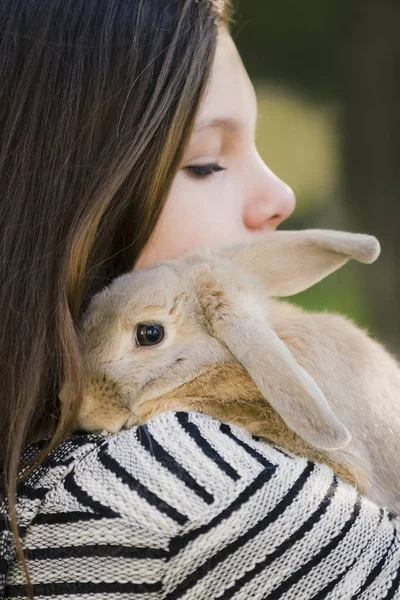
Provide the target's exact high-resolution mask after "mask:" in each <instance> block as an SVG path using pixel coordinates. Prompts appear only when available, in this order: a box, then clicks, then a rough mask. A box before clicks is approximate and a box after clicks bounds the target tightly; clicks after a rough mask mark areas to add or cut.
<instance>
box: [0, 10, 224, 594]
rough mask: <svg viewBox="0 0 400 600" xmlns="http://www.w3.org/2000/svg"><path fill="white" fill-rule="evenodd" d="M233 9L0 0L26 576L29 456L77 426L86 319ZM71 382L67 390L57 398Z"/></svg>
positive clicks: (9, 483)
mask: <svg viewBox="0 0 400 600" xmlns="http://www.w3.org/2000/svg"><path fill="white" fill-rule="evenodd" d="M228 12H229V11H228V6H227V0H174V1H173V2H165V0H152V1H151V2H150V1H148V0H85V1H84V2H76V1H75V0H52V1H51V2H49V1H46V0H33V1H30V2H27V1H26V0H2V2H1V3H0V80H1V85H0V131H1V140H0V190H1V194H0V250H1V252H0V259H1V267H0V315H1V331H0V357H1V370H0V382H1V383H0V390H1V395H0V410H1V418H0V449H1V452H0V466H1V474H2V479H3V483H2V496H3V498H5V497H6V498H7V501H8V505H9V512H10V520H11V524H12V530H13V534H14V540H15V543H16V547H17V550H18V555H19V557H20V558H21V560H23V563H24V568H25V573H26V576H27V579H28V582H29V575H28V571H27V566H26V563H25V560H24V557H23V552H22V547H21V543H20V540H19V537H18V535H17V523H16V513H15V490H16V483H17V480H18V473H19V471H20V468H21V454H22V450H23V448H24V446H25V445H26V444H27V443H29V442H33V441H36V440H38V439H40V438H41V437H47V436H49V437H50V442H49V444H48V445H47V447H46V448H45V449H44V451H43V452H42V453H41V454H40V456H39V458H38V459H37V460H36V462H35V463H34V464H32V465H30V470H28V471H25V473H24V474H25V475H26V474H27V473H28V472H30V471H31V470H32V469H33V468H36V466H37V465H38V464H40V462H42V461H43V460H44V458H45V457H46V456H47V455H48V453H49V452H50V451H51V450H52V449H54V448H55V447H56V446H57V445H58V444H59V443H60V442H61V441H62V440H64V439H65V438H66V437H68V436H69V435H70V434H71V433H72V430H73V422H74V418H75V415H76V412H77V406H78V404H79V401H80V397H81V393H82V387H83V383H82V382H83V380H82V373H81V362H80V356H79V351H78V345H77V337H76V330H77V324H78V323H79V317H80V315H81V314H82V310H83V309H84V308H85V305H86V303H87V301H88V299H90V297H91V296H92V295H93V294H94V293H95V292H96V291H98V290H99V289H100V288H102V287H104V286H105V285H106V284H107V283H109V282H110V281H111V280H112V279H113V278H114V277H116V276H118V275H120V274H121V273H123V272H126V271H128V270H130V269H132V267H133V265H134V264H135V261H136V260H137V258H138V256H139V254H140V252H141V251H142V250H143V248H144V246H145V244H146V243H147V242H148V240H149V238H150V236H151V234H152V232H153V231H154V227H155V224H156V222H157V219H158V217H159V215H160V213H161V209H162V206H163V201H164V199H165V197H166V195H167V192H168V189H169V187H170V185H171V183H172V180H173V178H174V175H175V173H176V171H177V169H178V167H179V164H180V161H181V159H182V153H183V150H184V147H185V144H186V142H187V139H188V136H189V134H190V131H191V127H192V125H193V122H194V118H195V115H196V112H197V110H198V107H199V103H200V100H201V98H202V95H203V94H204V90H205V86H206V83H207V81H208V76H209V73H210V69H211V65H212V61H213V57H214V52H215V47H216V39H217V30H218V26H219V25H220V24H221V23H223V24H225V25H227V24H228V20H229V15H228ZM64 378H67V379H68V380H69V381H71V380H72V381H74V382H75V385H76V390H75V392H74V394H73V396H72V397H71V399H70V404H69V405H64V404H63V407H62V408H61V407H60V403H59V400H58V396H57V394H58V391H59V388H60V383H61V382H62V381H63V380H64ZM29 589H30V592H29V593H30V595H31V597H33V596H32V590H31V587H29Z"/></svg>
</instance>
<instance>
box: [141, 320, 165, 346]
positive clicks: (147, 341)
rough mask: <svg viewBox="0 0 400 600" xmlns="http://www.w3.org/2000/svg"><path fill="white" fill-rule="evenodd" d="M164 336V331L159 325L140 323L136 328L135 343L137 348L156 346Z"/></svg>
mask: <svg viewBox="0 0 400 600" xmlns="http://www.w3.org/2000/svg"><path fill="white" fill-rule="evenodd" d="M164 336H165V330H164V327H163V326H162V325H160V324H159V323H154V324H149V323H140V324H139V325H138V326H137V328H136V335H135V338H136V343H137V345H138V346H156V345H157V344H160V343H161V342H162V341H163V339H164Z"/></svg>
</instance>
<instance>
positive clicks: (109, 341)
mask: <svg viewBox="0 0 400 600" xmlns="http://www.w3.org/2000/svg"><path fill="white" fill-rule="evenodd" d="M379 252H380V247H379V243H378V241H377V240H376V239H375V238H374V237H371V236H367V235H361V234H352V233H345V232H338V231H324V230H306V231H278V232H273V233H268V234H265V235H263V236H262V237H260V238H259V240H258V241H256V242H253V243H248V244H241V245H237V246H234V247H230V248H225V249H220V250H199V251H192V252H189V253H187V254H185V255H184V256H183V257H181V258H179V259H175V260H167V261H165V262H164V263H161V264H159V265H157V266H154V267H151V268H147V269H144V270H142V271H138V272H135V273H130V274H127V275H123V276H121V277H119V278H117V279H116V280H114V282H113V283H112V284H111V285H110V287H109V288H107V289H105V290H103V291H101V292H100V293H99V294H97V295H96V296H95V297H94V298H93V299H92V302H91V304H90V306H89V308H88V310H87V312H86V314H85V315H84V318H83V323H82V332H81V340H80V342H81V348H82V354H83V357H84V361H85V372H86V374H87V389H86V393H85V398H84V402H83V404H82V407H81V412H80V415H79V423H78V425H79V426H80V427H82V428H84V429H87V430H89V431H93V430H104V429H105V430H107V431H109V432H115V431H118V430H119V429H122V428H127V427H130V426H133V425H134V424H139V423H144V422H146V421H147V420H149V419H150V418H151V417H152V416H154V415H155V414H157V413H159V412H164V411H168V410H188V411H193V410H194V411H199V412H204V413H207V414H209V415H210V416H212V417H215V418H217V419H219V420H221V421H225V422H229V423H234V424H238V425H240V426H242V427H245V428H247V429H248V430H249V431H250V432H252V433H253V434H257V435H260V436H264V437H266V438H267V439H269V440H271V441H272V442H274V443H276V444H277V445H279V446H281V447H283V448H286V449H288V450H290V451H292V452H294V453H297V454H300V455H305V456H308V457H310V458H311V459H314V460H318V461H320V462H325V463H327V464H329V465H330V466H332V467H333V469H334V470H335V471H336V472H337V473H338V475H339V476H341V477H342V478H343V479H345V480H347V481H350V482H352V483H354V484H355V485H357V486H358V488H359V489H360V491H362V492H363V493H364V494H365V495H367V496H368V497H369V498H370V499H372V500H374V501H375V502H378V503H381V504H384V505H386V506H388V507H389V508H390V509H391V510H393V511H394V512H398V513H400V451H399V450H400V368H399V364H398V363H397V362H396V361H395V360H394V359H393V358H392V357H391V356H390V355H389V354H388V353H387V352H386V351H385V349H384V348H383V347H382V346H381V345H380V344H378V343H377V342H375V341H373V340H372V339H370V338H369V337H368V336H367V335H366V334H365V333H364V332H362V331H361V330H359V329H358V328H357V327H356V326H355V325H353V324H352V323H351V322H350V321H348V320H346V319H345V318H343V317H340V316H337V315H331V314H327V313H314V314H311V313H306V312H303V311H302V310H300V309H299V308H297V307H294V306H292V305H290V304H287V303H283V302H280V301H277V300H273V299H271V298H273V297H280V296H290V295H292V294H296V293H298V292H300V291H302V290H305V289H306V288H308V287H310V286H312V285H313V284H315V283H316V282H318V281H320V280H321V279H323V278H324V277H326V276H327V275H328V274H330V273H332V272H333V271H335V270H336V269H338V268H339V267H341V266H342V265H344V264H345V263H346V262H347V261H348V260H349V259H350V258H354V259H357V260H359V261H361V262H364V263H371V262H373V261H374V260H375V259H376V258H377V257H378V255H379ZM67 390H68V383H67V384H66V385H65V387H64V388H63V390H62V391H61V394H60V398H61V399H65V398H66V394H67Z"/></svg>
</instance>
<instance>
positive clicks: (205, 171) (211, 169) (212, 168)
mask: <svg viewBox="0 0 400 600" xmlns="http://www.w3.org/2000/svg"><path fill="white" fill-rule="evenodd" d="M186 168H187V170H188V172H189V173H190V174H191V175H194V176H195V177H197V178H198V179H201V178H204V177H208V176H210V175H213V174H214V173H218V172H219V171H225V169H224V167H221V166H220V165H218V164H217V163H210V164H208V165H194V166H191V167H186Z"/></svg>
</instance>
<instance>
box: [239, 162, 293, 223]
mask: <svg viewBox="0 0 400 600" xmlns="http://www.w3.org/2000/svg"><path fill="white" fill-rule="evenodd" d="M258 158H259V167H258V176H257V179H256V178H255V177H254V179H253V184H252V185H251V183H250V186H249V188H250V189H251V193H249V197H248V199H247V202H246V205H245V210H244V215H243V220H244V223H245V226H246V227H247V228H248V229H251V230H258V231H270V230H272V229H275V228H276V227H278V225H280V223H282V222H283V221H284V220H285V219H287V218H288V217H290V215H291V214H292V212H293V211H294V209H295V206H296V197H295V195H294V192H293V190H292V189H291V188H290V187H289V186H288V185H287V184H286V183H284V182H283V181H282V180H281V179H279V177H277V176H276V175H275V174H274V173H273V172H272V171H271V170H270V169H269V168H268V167H267V165H266V164H265V163H264V162H263V161H262V159H261V158H260V157H258ZM260 161H261V165H260ZM260 167H261V168H260Z"/></svg>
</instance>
